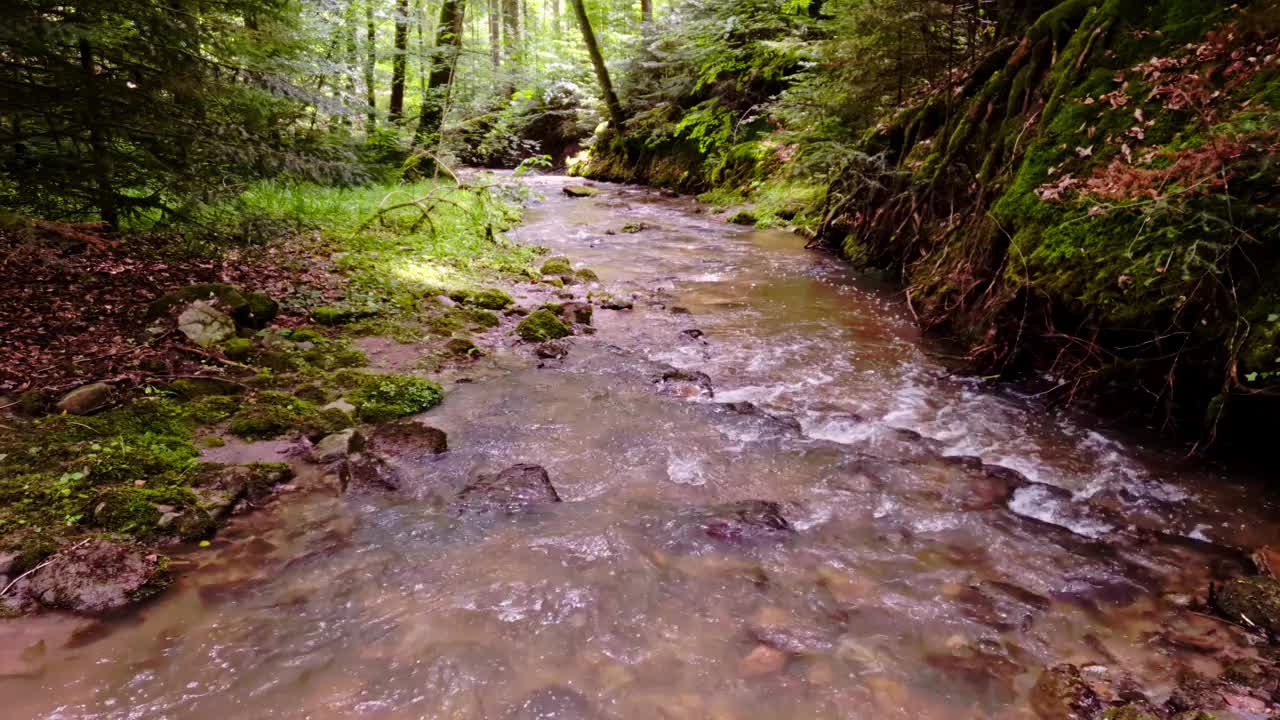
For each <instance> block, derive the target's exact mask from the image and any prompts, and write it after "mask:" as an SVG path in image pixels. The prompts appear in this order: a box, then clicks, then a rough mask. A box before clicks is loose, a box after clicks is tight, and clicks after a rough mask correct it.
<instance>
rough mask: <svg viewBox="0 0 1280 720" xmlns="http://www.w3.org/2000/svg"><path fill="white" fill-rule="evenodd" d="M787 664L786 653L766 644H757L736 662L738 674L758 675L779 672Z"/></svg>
mask: <svg viewBox="0 0 1280 720" xmlns="http://www.w3.org/2000/svg"><path fill="white" fill-rule="evenodd" d="M786 666H787V654H786V653H785V652H783V651H781V650H779V649H777V648H773V647H769V646H768V645H757V646H755V648H753V649H752V650H751V652H750V653H748V654H747V656H746V657H744V658H742V661H741V662H739V663H738V674H739V675H742V676H743V677H760V676H762V675H772V674H774V673H776V672H781V671H782V669H783V668H785V667H786Z"/></svg>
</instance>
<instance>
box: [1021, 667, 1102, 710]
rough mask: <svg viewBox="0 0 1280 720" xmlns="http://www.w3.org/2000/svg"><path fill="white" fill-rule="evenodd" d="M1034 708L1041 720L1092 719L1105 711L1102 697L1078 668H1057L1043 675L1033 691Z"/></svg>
mask: <svg viewBox="0 0 1280 720" xmlns="http://www.w3.org/2000/svg"><path fill="white" fill-rule="evenodd" d="M1031 709H1032V710H1035V712H1036V715H1039V716H1040V718H1041V719H1042V720H1093V719H1094V718H1096V717H1098V716H1100V715H1101V714H1102V711H1103V702H1102V698H1100V697H1098V693H1097V692H1096V691H1094V689H1093V687H1092V686H1091V685H1090V684H1089V683H1088V682H1086V681H1085V679H1084V677H1083V676H1082V675H1081V674H1080V668H1078V667H1076V666H1075V665H1066V664H1064V665H1056V666H1054V667H1051V668H1047V669H1045V670H1044V672H1042V673H1040V678H1039V679H1038V680H1037V681H1036V685H1035V687H1034V688H1032V690H1031Z"/></svg>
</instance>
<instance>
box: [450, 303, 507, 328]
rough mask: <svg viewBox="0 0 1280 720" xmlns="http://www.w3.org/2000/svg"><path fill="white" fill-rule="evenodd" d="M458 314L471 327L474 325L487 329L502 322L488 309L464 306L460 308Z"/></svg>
mask: <svg viewBox="0 0 1280 720" xmlns="http://www.w3.org/2000/svg"><path fill="white" fill-rule="evenodd" d="M458 314H459V316H460V317H461V318H462V319H463V321H464V322H466V323H467V324H468V325H471V326H472V327H475V328H480V329H484V330H488V329H491V328H496V327H498V326H499V325H501V324H502V319H501V318H499V317H498V316H497V314H495V313H493V312H491V311H489V310H480V309H476V308H465V309H463V310H461V311H460V312H459V313H458Z"/></svg>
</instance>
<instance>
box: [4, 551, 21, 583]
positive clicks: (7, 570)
mask: <svg viewBox="0 0 1280 720" xmlns="http://www.w3.org/2000/svg"><path fill="white" fill-rule="evenodd" d="M17 562H18V553H16V552H0V575H11V574H13V566H14V564H15V563H17ZM0 587H3V586H0Z"/></svg>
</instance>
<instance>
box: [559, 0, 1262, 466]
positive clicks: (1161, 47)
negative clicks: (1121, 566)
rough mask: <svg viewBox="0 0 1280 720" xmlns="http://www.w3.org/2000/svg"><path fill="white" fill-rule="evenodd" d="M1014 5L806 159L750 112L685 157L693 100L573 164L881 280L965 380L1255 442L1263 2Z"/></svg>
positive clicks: (1199, 436)
mask: <svg viewBox="0 0 1280 720" xmlns="http://www.w3.org/2000/svg"><path fill="white" fill-rule="evenodd" d="M1033 5H1034V9H1035V12H1031V13H1028V14H1027V17H1026V19H1025V22H1024V23H1023V24H1022V25H1021V26H1016V27H1015V30H1016V31H1014V32H1007V33H1006V34H1004V35H1003V36H1001V37H999V38H996V39H994V40H993V41H992V42H991V43H990V46H989V47H988V48H987V49H986V51H985V52H984V54H983V55H981V56H978V57H975V58H974V59H973V61H972V62H970V63H967V64H966V65H965V66H964V68H963V71H962V72H961V73H957V74H956V75H955V76H954V77H951V78H949V79H948V80H947V81H946V82H937V83H934V84H932V85H929V86H927V87H925V88H924V89H923V90H922V91H920V92H917V93H914V94H910V95H908V96H906V97H905V98H903V99H901V100H900V102H899V103H898V104H896V105H895V106H894V107H893V108H892V110H891V111H890V112H888V113H887V114H886V115H884V116H883V117H879V118H876V121H875V122H873V123H870V124H869V126H868V129H867V130H866V132H865V133H863V134H862V135H861V136H860V137H859V138H857V139H856V140H853V141H851V142H850V143H848V145H847V146H846V147H844V148H843V149H842V151H841V153H839V154H838V157H839V160H838V161H835V162H833V163H831V164H830V165H829V166H828V167H827V168H825V169H824V171H823V172H822V173H821V174H816V175H815V174H811V173H807V171H806V165H805V163H804V162H803V161H802V159H803V158H804V156H805V155H806V152H807V150H806V147H805V142H806V140H805V135H804V133H803V132H800V131H797V130H795V129H790V128H787V127H785V126H784V125H783V124H782V123H780V122H779V123H775V124H774V125H773V126H771V127H761V126H760V124H759V123H758V122H757V123H756V124H755V125H753V124H752V122H751V121H750V119H751V118H753V117H757V116H752V115H747V116H746V117H747V118H748V120H749V121H748V122H743V123H737V124H733V125H732V126H731V127H732V130H733V133H734V134H733V136H732V140H731V141H726V142H725V143H722V144H720V145H717V146H716V147H715V148H714V149H713V150H712V151H710V152H699V148H698V147H697V146H696V139H697V138H695V137H693V136H691V135H690V134H689V131H688V128H690V127H691V126H694V125H697V126H698V127H704V126H705V127H711V126H710V125H706V123H702V120H700V119H699V117H700V116H698V115H697V112H698V111H697V110H696V109H695V108H692V107H691V108H686V109H684V110H681V109H678V108H677V109H671V108H668V110H667V112H668V113H669V114H670V115H672V117H670V118H668V119H667V124H666V125H665V127H666V129H667V134H666V135H665V136H662V137H661V138H660V139H659V141H657V142H655V141H654V139H653V138H654V137H656V135H655V133H654V131H652V130H651V129H649V128H647V127H645V128H644V132H643V133H642V135H641V141H639V142H637V141H636V140H627V139H622V138H618V137H614V136H609V135H606V136H603V137H599V138H597V139H596V144H595V146H594V148H595V149H594V151H593V154H592V156H591V157H590V158H587V159H586V160H584V161H583V162H582V163H580V164H579V165H578V166H577V169H578V171H579V172H581V173H583V174H586V175H601V176H605V177H614V178H628V179H634V180H639V181H647V182H653V183H657V184H663V185H671V186H673V187H678V188H680V189H685V190H693V191H699V192H704V193H706V194H705V195H704V198H705V199H707V200H709V201H712V202H714V203H716V204H718V205H722V206H727V207H731V208H732V207H738V206H742V208H744V209H740V210H736V211H734V213H733V214H734V217H733V220H734V221H735V222H744V223H751V222H759V223H761V224H768V225H784V226H785V225H790V226H794V227H796V229H797V230H799V231H801V233H802V234H804V235H806V236H812V237H815V238H816V240H817V241H818V242H820V243H822V244H824V245H826V246H827V247H829V248H831V249H832V250H834V251H836V252H838V253H839V254H841V255H843V256H844V257H846V258H847V259H849V260H850V261H851V262H853V263H855V264H856V265H858V266H859V267H863V268H869V269H870V268H874V269H876V270H879V271H887V272H888V273H889V274H890V275H891V276H896V277H897V278H899V279H900V280H901V282H902V283H903V284H904V285H905V286H906V288H907V295H906V296H907V298H908V300H909V302H910V304H911V306H912V312H913V313H914V314H915V315H916V316H917V317H918V318H919V319H920V322H921V324H922V325H924V326H925V327H926V328H928V329H930V330H933V331H934V332H937V333H941V334H945V335H948V336H951V337H955V338H958V339H960V340H961V341H963V342H964V343H965V344H967V346H968V347H969V349H970V352H969V357H970V360H971V361H972V362H973V364H974V365H975V366H976V367H977V368H979V369H980V370H981V371H982V372H985V373H988V374H999V375H1003V376H1006V377H1016V376H1023V375H1028V374H1029V373H1032V372H1033V373H1034V375H1030V376H1032V377H1035V378H1038V379H1040V380H1043V379H1044V378H1048V379H1049V382H1048V386H1047V388H1046V389H1047V390H1048V392H1047V393H1046V395H1047V396H1051V397H1058V398H1063V399H1070V398H1080V397H1090V398H1117V399H1122V400H1123V402H1122V403H1114V404H1112V406H1113V407H1122V408H1124V411H1125V412H1127V413H1131V414H1133V415H1135V416H1136V419H1138V420H1140V421H1142V422H1146V421H1148V420H1154V421H1155V422H1156V424H1158V425H1159V426H1160V427H1162V428H1164V429H1166V430H1168V431H1170V432H1171V433H1172V434H1175V435H1178V436H1180V437H1183V438H1187V439H1189V440H1193V441H1198V442H1199V443H1200V444H1201V446H1207V445H1214V444H1221V443H1223V442H1224V441H1232V442H1234V443H1237V444H1236V445H1235V446H1236V447H1239V446H1240V445H1241V444H1247V443H1251V442H1252V443H1255V444H1256V442H1257V441H1258V440H1260V439H1261V437H1260V434H1259V433H1261V432H1265V430H1262V428H1265V427H1267V423H1266V422H1265V421H1266V420H1269V419H1273V418H1274V417H1275V416H1276V412H1277V407H1276V404H1275V400H1274V398H1275V396H1276V390H1277V388H1278V387H1280V349H1278V348H1277V345H1276V339H1277V336H1280V304H1277V303H1280V279H1278V278H1280V272H1277V270H1280V267H1278V266H1277V265H1278V264H1280V246H1277V245H1276V238H1277V237H1278V236H1280V198H1278V197H1277V194H1276V187H1278V186H1280V183H1277V179H1280V178H1277V170H1276V167H1277V165H1276V159H1277V156H1278V154H1280V11H1277V10H1276V8H1275V5H1274V3H1266V2H1254V3H1245V4H1239V5H1230V6H1227V5H1224V4H1222V3H1214V2H1208V1H1207V0H1161V1H1160V2H1154V3H1140V2H1136V1H1134V0H1060V1H1058V2H1045V3H1039V4H1033ZM1032 7H1033V6H1032V5H1029V6H1028V8H1032ZM725 82H726V81H724V80H721V83H722V85H723V84H724V83H725ZM696 99H697V98H691V101H692V100H696ZM784 103H785V101H784ZM720 105H722V106H723V105H724V102H721V103H720ZM704 114H705V113H704ZM778 116H783V114H782V113H778ZM704 119H705V118H704ZM716 127H724V125H723V124H721V125H717V126H716ZM690 143H694V144H693V145H691V144H690ZM701 149H702V150H703V151H705V150H706V148H705V147H704V148H701ZM668 151H669V153H670V154H669V155H667V156H666V158H665V160H664V162H666V163H668V164H670V165H673V166H678V167H679V168H680V169H679V170H678V171H672V170H670V169H668V168H666V167H665V166H662V167H661V168H660V164H659V163H658V161H657V160H656V159H654V156H655V155H656V154H661V153H662V152H668ZM810 154H812V153H810ZM797 158H800V159H797ZM815 187H817V188H818V190H817V191H816V192H815V191H814V188H815ZM753 205H754V207H752V206H753ZM1260 421H1261V422H1260Z"/></svg>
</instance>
